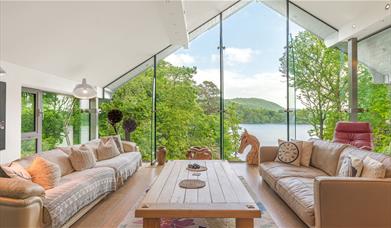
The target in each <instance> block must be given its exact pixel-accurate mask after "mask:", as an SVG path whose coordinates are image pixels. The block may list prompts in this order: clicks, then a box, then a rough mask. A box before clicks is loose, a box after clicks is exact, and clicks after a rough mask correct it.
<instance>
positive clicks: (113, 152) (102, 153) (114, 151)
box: [96, 138, 121, 161]
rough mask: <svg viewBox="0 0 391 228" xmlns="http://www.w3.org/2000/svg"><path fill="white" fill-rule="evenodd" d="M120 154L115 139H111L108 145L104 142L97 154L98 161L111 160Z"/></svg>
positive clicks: (101, 143) (100, 144)
mask: <svg viewBox="0 0 391 228" xmlns="http://www.w3.org/2000/svg"><path fill="white" fill-rule="evenodd" d="M120 154H121V153H120V152H119V150H118V148H117V146H116V144H115V141H114V139H113V138H110V139H109V140H108V141H107V142H106V143H104V142H103V140H102V141H101V142H100V143H99V147H98V150H97V153H96V155H97V159H98V161H101V160H106V159H110V158H113V157H116V156H118V155H120Z"/></svg>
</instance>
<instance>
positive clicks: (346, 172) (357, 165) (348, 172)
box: [338, 155, 364, 177]
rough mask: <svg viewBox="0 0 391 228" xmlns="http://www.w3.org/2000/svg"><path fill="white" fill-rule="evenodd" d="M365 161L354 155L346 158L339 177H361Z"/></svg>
mask: <svg viewBox="0 0 391 228" xmlns="http://www.w3.org/2000/svg"><path fill="white" fill-rule="evenodd" d="M363 166H364V164H363V161H362V160H361V159H360V158H358V157H355V156H353V155H348V156H345V157H344V158H343V160H342V164H341V168H340V169H339V172H338V176H340V177H359V176H360V175H361V172H362V169H363Z"/></svg>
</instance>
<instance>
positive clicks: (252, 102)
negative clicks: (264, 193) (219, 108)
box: [225, 98, 284, 111]
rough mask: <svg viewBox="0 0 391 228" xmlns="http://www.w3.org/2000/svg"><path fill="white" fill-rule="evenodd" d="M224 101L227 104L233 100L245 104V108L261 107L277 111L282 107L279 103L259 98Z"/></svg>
mask: <svg viewBox="0 0 391 228" xmlns="http://www.w3.org/2000/svg"><path fill="white" fill-rule="evenodd" d="M225 102H226V103H227V104H228V103H229V102H235V103H238V104H240V105H241V106H245V107H247V108H255V109H258V108H263V109H266V110H270V111H279V110H283V109H284V108H283V107H281V106H280V105H278V104H276V103H274V102H271V101H267V100H264V99H261V98H233V99H226V100H225Z"/></svg>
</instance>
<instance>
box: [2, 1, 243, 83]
mask: <svg viewBox="0 0 391 228" xmlns="http://www.w3.org/2000/svg"><path fill="white" fill-rule="evenodd" d="M234 2H235V1H186V2H183V3H182V2H181V1H121V2H109V1H100V2H92V1H89V2H76V1H72V2H48V1H46V2H34V1H30V2H16V1H12V2H4V1H1V2H0V14H1V16H0V50H1V51H0V60H2V61H7V62H11V63H14V64H17V65H22V66H25V67H30V68H33V69H36V70H39V71H42V72H46V73H51V74H54V75H57V76H60V77H64V78H67V79H71V80H75V81H80V80H81V79H82V78H83V77H86V78H87V80H88V81H89V82H91V83H92V84H94V85H96V86H105V85H107V84H108V83H109V82H111V81H112V80H114V79H115V78H117V77H119V76H120V75H122V74H123V73H125V72H126V71H128V70H129V69H131V68H133V67H134V66H136V65H138V64H139V63H141V62H142V61H144V60H146V59H147V58H149V57H151V56H152V55H154V54H155V53H157V52H158V51H160V50H162V49H163V48H165V47H167V46H168V45H170V44H174V45H186V43H187V41H188V40H187V39H188V32H189V31H192V30H193V29H195V28H196V27H197V26H199V25H200V24H202V23H203V22H205V21H206V20H208V19H209V18H211V17H212V16H215V15H217V14H218V13H219V12H221V11H222V10H224V9H225V8H227V7H228V6H230V5H231V4H233V3H234ZM183 11H185V14H183Z"/></svg>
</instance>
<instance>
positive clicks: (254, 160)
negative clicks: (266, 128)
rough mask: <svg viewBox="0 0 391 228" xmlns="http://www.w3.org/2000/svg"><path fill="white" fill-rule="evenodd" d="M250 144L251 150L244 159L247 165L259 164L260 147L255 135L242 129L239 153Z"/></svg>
mask: <svg viewBox="0 0 391 228" xmlns="http://www.w3.org/2000/svg"><path fill="white" fill-rule="evenodd" d="M248 145H250V146H251V151H250V152H248V154H247V157H246V161H247V164H249V165H259V149H260V147H261V145H260V143H259V141H258V139H257V137H255V136H254V135H251V134H249V133H248V132H247V130H246V129H244V132H243V134H242V135H241V136H240V147H239V151H238V152H239V153H241V154H242V153H243V152H244V150H245V149H246V147H247V146H248Z"/></svg>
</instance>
